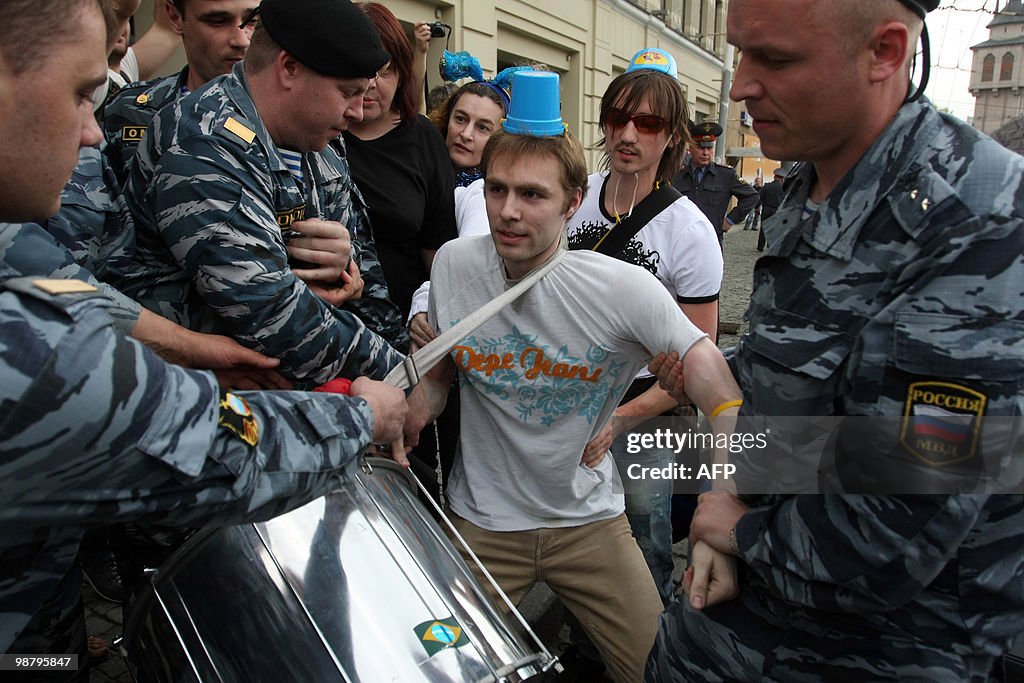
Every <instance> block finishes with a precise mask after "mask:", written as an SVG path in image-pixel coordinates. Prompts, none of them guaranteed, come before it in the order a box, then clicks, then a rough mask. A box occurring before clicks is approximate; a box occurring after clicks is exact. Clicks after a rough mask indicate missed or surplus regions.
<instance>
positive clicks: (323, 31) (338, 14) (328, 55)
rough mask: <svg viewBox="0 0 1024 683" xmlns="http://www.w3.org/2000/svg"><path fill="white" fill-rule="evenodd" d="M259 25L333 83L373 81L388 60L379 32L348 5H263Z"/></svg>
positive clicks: (340, 0)
mask: <svg viewBox="0 0 1024 683" xmlns="http://www.w3.org/2000/svg"><path fill="white" fill-rule="evenodd" d="M259 15H260V23H261V24H262V25H263V28H264V29H265V30H266V31H267V33H269V34H270V37H271V38H273V39H274V42H275V43H277V44H278V45H280V46H281V48H282V49H283V50H285V51H286V52H288V53H289V54H291V55H292V56H293V57H295V58H296V59H297V60H299V61H300V62H301V63H302V64H304V65H305V66H308V67H309V68H311V69H313V70H314V71H317V72H319V73H321V74H323V75H325V76H332V77H334V78H373V76H374V75H375V74H376V73H377V72H378V71H380V69H381V68H383V67H384V66H385V65H386V64H387V63H388V62H389V61H390V60H391V55H389V54H388V53H387V52H386V51H385V50H384V48H383V47H382V46H381V43H380V35H379V34H378V33H377V28H376V27H375V26H374V25H373V22H372V21H370V18H369V17H368V16H366V14H365V13H364V12H363V11H362V10H361V9H359V8H358V7H356V6H355V5H353V4H352V3H351V2H349V0H263V2H262V3H261V4H260V6H259Z"/></svg>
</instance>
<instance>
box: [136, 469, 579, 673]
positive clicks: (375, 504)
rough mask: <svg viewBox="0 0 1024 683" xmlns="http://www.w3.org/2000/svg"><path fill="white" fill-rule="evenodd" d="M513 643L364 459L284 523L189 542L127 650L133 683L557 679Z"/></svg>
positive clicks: (549, 660) (411, 498)
mask: <svg viewBox="0 0 1024 683" xmlns="http://www.w3.org/2000/svg"><path fill="white" fill-rule="evenodd" d="M512 614H513V615H514V616H515V617H518V616H519V615H518V613H516V612H514V611H513V612H512ZM520 621H521V618H520ZM522 625H523V626H525V624H522ZM525 631H526V633H527V634H528V637H532V638H533V641H534V642H533V643H532V644H530V645H528V644H527V641H526V640H525V639H524V637H522V636H520V635H519V632H518V631H517V630H514V629H513V628H512V626H511V625H510V624H509V622H508V621H506V618H505V617H504V616H502V613H501V611H499V609H498V608H497V607H496V606H495V604H494V603H493V601H492V600H491V599H490V598H489V596H488V594H487V592H486V591H485V590H484V588H482V587H481V585H480V584H479V583H478V582H477V581H476V579H475V578H474V576H473V573H472V572H471V571H470V569H469V567H468V566H467V565H466V563H465V562H464V561H463V560H462V558H461V557H460V555H459V553H458V551H457V550H456V549H455V547H454V546H453V545H452V543H451V542H450V541H449V540H448V538H447V537H446V536H445V534H444V533H443V532H442V531H441V529H440V528H439V527H438V525H437V523H436V522H435V521H434V520H433V518H431V517H430V515H429V513H428V512H427V510H426V509H425V508H424V507H423V505H422V504H421V503H420V502H419V501H418V500H417V498H416V493H415V483H414V480H413V479H412V477H411V475H409V473H408V472H406V471H405V470H403V469H402V468H400V467H398V466H397V465H395V464H394V463H392V462H391V461H387V460H380V459H377V458H372V459H368V460H367V463H366V464H365V465H364V467H363V471H362V472H360V473H359V474H358V475H357V476H355V477H354V478H353V479H352V480H350V481H349V482H348V483H347V484H345V485H344V486H343V487H342V488H341V489H339V490H337V491H335V492H333V493H331V494H329V495H327V496H325V497H323V498H320V499H318V500H315V501H313V502H311V503H309V504H307V505H305V506H303V507H301V508H298V509H296V510H294V511H292V512H289V513H287V514H284V515H281V516H280V517H277V518H275V519H272V520H270V521H268V522H264V523H260V524H247V525H242V526H237V527H229V528H224V529H216V530H209V531H202V532H199V533H198V534H196V536H194V537H193V538H192V539H190V540H189V541H188V543H186V544H185V545H184V546H182V548H181V549H180V550H179V551H177V552H176V553H175V554H174V555H173V556H172V557H171V559H170V560H169V561H168V562H167V563H165V564H164V565H163V566H161V567H160V568H159V570H157V571H156V572H154V573H153V574H152V576H151V577H150V582H149V585H148V586H147V587H146V589H145V590H144V591H143V592H142V595H141V596H140V598H139V599H138V600H137V601H136V603H135V605H134V606H133V608H132V610H131V614H130V615H129V618H128V622H127V626H126V633H125V645H126V647H127V651H128V661H129V666H130V669H131V671H132V673H133V675H135V676H136V678H137V680H140V681H197V680H198V681H245V682H250V681H263V680H265V681H275V682H277V681H317V682H321V681H351V682H356V681H362V682H374V683H376V682H378V681H400V682H401V683H411V682H414V681H431V682H434V681H510V682H511V681H525V680H527V679H534V680H540V679H541V678H543V675H544V674H545V672H546V671H548V670H550V669H552V668H554V667H557V668H559V669H560V668H561V667H560V666H557V665H556V662H557V660H556V659H555V658H554V657H552V655H551V654H550V653H549V652H548V651H547V649H546V648H545V647H544V646H543V644H541V643H540V642H539V641H538V640H537V639H536V636H534V635H533V633H532V631H530V630H529V628H528V627H526V629H525Z"/></svg>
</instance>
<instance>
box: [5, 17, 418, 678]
mask: <svg viewBox="0 0 1024 683" xmlns="http://www.w3.org/2000/svg"><path fill="white" fill-rule="evenodd" d="M39 26H49V27H52V28H53V29H54V30H55V31H59V32H60V35H59V36H58V37H59V40H54V41H50V42H47V43H46V44H45V45H42V46H40V45H39V44H38V42H39V41H38V40H37V36H36V33H35V32H34V31H32V30H30V29H31V28H32V27H36V28H37V27H39ZM105 57H106V55H105V40H104V29H103V18H102V13H101V9H100V3H99V2H98V1H97V0H74V1H73V2H68V1H66V0H64V1H61V2H57V1H56V0H7V1H6V2H4V3H3V4H0V94H2V95H3V97H0V220H6V221H27V220H36V221H38V220H43V219H45V218H46V217H47V216H48V215H50V214H52V213H53V212H55V211H56V209H57V206H58V202H59V193H60V188H61V187H63V186H64V184H65V183H66V182H67V179H68V177H69V176H70V174H71V170H72V169H73V168H74V166H75V163H76V162H77V158H78V153H77V148H78V147H79V146H80V145H95V144H97V143H98V142H99V141H100V139H101V135H100V131H99V129H98V128H97V126H96V122H95V120H94V119H93V116H92V104H91V101H90V99H89V94H90V93H91V92H92V91H93V90H94V89H95V87H96V86H97V85H98V84H100V83H102V82H103V81H104V80H105V78H106V58H105ZM10 93H18V94H19V96H20V98H21V99H19V101H18V103H17V104H18V106H16V107H10V106H8V104H9V103H11V102H13V98H12V97H8V95H9V94H10ZM28 161H30V162H31V163H26V162H28ZM111 306H112V302H111V300H110V299H108V298H106V297H105V296H103V295H102V294H101V293H100V292H99V291H98V290H97V288H96V287H94V286H92V285H90V284H88V283H85V282H81V281H74V280H51V279H44V278H39V277H30V278H21V277H17V274H16V273H14V272H12V271H11V270H10V269H9V268H8V267H7V266H6V265H0V405H3V406H4V409H3V411H2V413H0V539H2V542H0V614H2V619H0V652H4V653H23V654H32V655H43V654H78V655H79V665H80V668H79V670H78V672H77V678H79V679H84V676H85V674H86V671H85V668H84V653H85V635H84V615H83V613H82V608H81V603H80V600H79V598H78V586H79V585H80V582H81V578H80V575H78V574H76V573H75V570H74V569H73V567H74V562H73V560H74V557H75V555H76V553H77V550H78V542H79V539H80V537H81V534H82V533H83V530H84V529H85V528H87V527H89V526H93V525H101V524H108V523H110V522H115V521H123V520H131V519H148V520H152V521H157V522H162V523H169V524H182V525H188V524H209V523H221V524H223V523H233V522H239V521H243V520H250V519H251V520H255V519H265V518H268V517H270V516H273V515H274V514H278V513H280V512H283V511H284V510H286V509H289V508H292V507H295V506H297V505H300V504H302V503H303V502H305V501H307V500H309V499H310V498H312V497H314V496H316V495H319V494H321V493H323V492H325V491H327V490H329V488H330V487H331V486H333V485H336V483H337V481H338V480H337V477H338V474H339V473H340V472H342V471H344V469H345V468H346V467H347V466H348V465H350V464H351V462H352V461H353V459H354V458H355V456H356V455H357V454H358V453H359V452H360V451H361V450H362V449H363V448H364V447H365V446H366V445H367V444H368V443H370V441H371V439H372V440H374V441H389V440H391V439H394V438H396V437H398V436H400V434H401V426H402V423H403V421H404V415H405V407H404V399H403V397H402V395H401V392H399V391H397V390H394V389H391V388H389V387H385V386H384V385H382V384H380V383H377V382H374V381H372V380H368V379H361V380H359V381H357V382H356V383H355V384H354V385H353V396H352V397H347V396H339V395H319V394H318V395H312V394H303V393H297V392H292V393H287V392H286V393H274V394H259V393H241V394H225V393H223V392H222V391H221V390H220V388H219V387H218V385H217V380H216V378H215V377H214V376H213V375H212V374H211V373H207V372H200V371H194V370H186V369H182V368H179V367H176V366H173V365H168V364H167V363H165V362H163V361H161V360H160V359H159V358H158V357H157V356H155V355H154V354H153V353H151V352H150V351H148V350H147V349H146V348H145V347H143V346H142V345H141V344H139V343H138V342H135V341H132V340H128V339H126V338H125V337H123V336H122V335H121V334H120V333H119V332H117V330H116V329H115V323H114V320H113V318H111V316H110V315H109V314H108V311H109V310H110V308H111ZM69 595H71V596H74V597H73V598H72V599H71V600H68V599H67V596H69ZM11 675H13V674H8V672H5V676H8V680H10V678H9V676H11ZM28 675H29V676H31V678H32V680H42V679H44V678H45V677H46V675H45V674H44V673H43V672H39V671H34V672H30V673H29V674H28ZM55 676H56V677H57V678H68V677H69V676H75V672H66V671H62V672H57V673H56V675H55Z"/></svg>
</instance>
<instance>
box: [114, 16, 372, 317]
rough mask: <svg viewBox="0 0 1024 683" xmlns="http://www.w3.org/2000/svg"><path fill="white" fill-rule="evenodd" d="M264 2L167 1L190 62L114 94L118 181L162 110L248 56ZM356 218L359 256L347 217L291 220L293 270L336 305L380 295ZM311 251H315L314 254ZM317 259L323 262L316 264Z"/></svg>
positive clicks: (360, 214)
mask: <svg viewBox="0 0 1024 683" xmlns="http://www.w3.org/2000/svg"><path fill="white" fill-rule="evenodd" d="M257 6H259V2H258V0H231V1H230V2H220V3H217V7H216V8H215V10H216V13H215V14H211V13H210V11H209V10H210V8H209V7H208V6H207V5H204V4H200V3H199V2H198V0H174V1H173V2H169V3H168V8H167V11H168V20H169V21H170V23H171V26H172V28H174V30H175V31H177V32H178V33H180V34H181V37H182V41H183V44H184V46H185V56H186V58H187V59H188V60H189V64H188V65H186V66H185V68H184V69H182V70H181V72H179V73H177V74H174V75H171V76H167V77H166V78H161V79H157V80H154V81H146V82H142V83H134V84H131V85H128V86H126V87H125V88H123V89H121V91H120V92H118V93H117V94H116V95H114V96H111V98H110V99H108V101H107V103H106V105H105V107H104V110H103V117H102V120H101V121H100V125H101V126H102V127H103V132H104V137H105V138H106V141H107V144H106V146H105V148H104V151H103V154H104V156H105V157H106V158H107V159H108V160H109V163H110V165H111V167H112V168H113V170H114V174H115V177H116V178H117V180H118V184H117V187H123V186H124V185H125V183H126V182H127V181H128V173H129V171H130V170H131V166H132V162H133V160H134V158H135V151H136V149H137V148H138V145H139V142H141V140H142V138H143V137H144V136H145V133H146V129H147V128H148V127H149V124H150V123H151V122H152V120H153V117H154V116H155V115H156V113H157V112H158V111H160V110H161V109H162V108H163V107H164V106H166V105H167V104H169V103H172V102H176V101H177V100H179V99H181V98H182V97H184V96H185V95H187V94H189V93H190V92H192V91H193V90H198V89H199V88H200V87H202V86H203V85H205V84H206V83H208V82H209V81H210V80H212V79H214V78H216V77H217V76H222V75H224V74H227V73H230V71H231V67H232V66H233V65H234V64H235V63H236V62H237V61H238V60H239V59H241V58H242V57H244V56H245V52H246V50H247V49H248V47H249V40H250V38H251V36H252V32H253V29H254V27H255V25H256V18H255V17H254V16H252V11H253V10H254V9H255V8H256V7H257ZM112 187H113V185H112ZM352 198H353V201H360V200H359V193H358V191H356V192H353V193H352ZM353 216H354V218H355V219H356V220H357V223H356V224H355V225H354V226H353V228H354V230H356V231H357V232H358V233H359V236H358V237H357V238H355V239H354V241H355V242H356V244H355V249H356V250H357V251H358V253H360V257H359V258H356V259H350V256H351V251H352V248H353V246H352V241H353V239H352V236H351V235H350V233H349V231H348V230H347V229H346V228H345V227H343V226H341V224H340V223H338V224H332V223H327V222H324V221H301V220H300V221H295V222H293V223H292V224H291V226H290V229H291V231H292V232H291V233H290V235H291V238H290V239H289V240H288V243H287V247H288V253H289V257H290V258H291V263H292V264H294V265H295V268H294V269H293V272H295V274H296V275H298V276H299V277H300V278H301V279H302V280H304V281H305V282H306V283H307V284H310V285H312V286H314V291H315V292H316V293H317V295H318V296H320V297H321V298H322V299H323V300H324V301H326V302H328V303H330V304H331V305H333V306H342V305H343V304H345V303H346V302H349V301H350V300H352V299H359V298H360V297H361V295H362V293H363V291H364V289H365V290H367V297H369V298H371V299H373V298H376V297H379V296H380V294H379V292H380V291H381V290H380V285H381V283H380V278H381V277H383V271H381V270H380V268H379V267H378V265H377V256H376V248H375V245H374V244H373V242H372V239H371V235H370V231H369V229H367V228H368V225H367V221H366V219H365V211H360V210H357V211H355V212H354V213H353ZM312 249H315V250H316V251H315V252H313V253H311V252H310V250H312ZM317 252H319V253H317ZM313 264H316V267H313V268H310V266H312V265H313ZM129 270H131V268H130V267H129ZM360 271H362V273H360ZM374 304H375V302H373V301H371V302H370V303H369V304H367V306H368V308H367V310H369V311H371V312H372V311H373V310H375V306H374ZM362 306H363V305H362V304H358V303H353V304H351V306H350V310H351V311H352V312H354V313H355V314H356V315H360V312H361V310H362V308H361V307H362ZM366 320H367V321H368V322H374V321H375V318H374V317H373V316H372V315H371V316H368V317H367V318H366Z"/></svg>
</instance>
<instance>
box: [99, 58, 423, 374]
mask: <svg viewBox="0 0 1024 683" xmlns="http://www.w3.org/2000/svg"><path fill="white" fill-rule="evenodd" d="M304 166H305V175H306V178H307V182H308V183H309V185H310V189H309V190H308V191H306V190H304V189H302V188H300V187H299V185H298V183H297V181H296V180H295V179H294V178H293V177H292V175H291V174H290V173H289V172H288V169H287V167H286V165H285V162H284V160H283V159H282V158H281V156H280V154H279V153H278V150H277V146H276V145H275V144H274V142H273V141H272V140H271V139H270V137H269V134H268V132H267V130H266V128H265V127H264V126H263V124H262V122H261V121H260V119H259V116H258V114H257V112H256V109H255V105H254V103H253V101H252V98H251V96H250V95H249V92H248V87H247V85H246V80H245V75H244V71H243V69H242V65H238V66H236V68H235V71H234V72H233V73H232V74H230V75H228V76H223V77H220V78H217V79H215V80H213V81H212V82H210V83H208V84H207V85H205V86H203V87H202V88H200V89H199V90H197V91H196V92H194V93H192V94H191V95H189V96H188V97H185V98H182V99H180V100H178V101H177V102H174V103H173V104H169V105H167V106H165V107H164V108H163V109H162V110H161V111H160V112H159V113H158V114H157V115H156V117H155V118H154V119H153V123H152V126H151V127H150V129H149V133H148V134H147V135H146V137H145V138H144V140H143V142H142V144H141V145H140V146H139V151H138V155H137V157H136V162H135V164H134V166H133V167H132V172H131V177H130V179H129V182H128V189H127V192H126V195H127V198H128V205H129V207H130V209H131V211H132V214H133V217H134V219H135V227H136V242H137V247H136V256H135V266H134V270H133V271H132V272H126V273H124V274H123V280H120V281H119V282H120V283H122V284H123V286H122V291H124V292H125V293H127V294H129V295H130V296H132V297H134V298H135V299H136V300H138V301H139V303H141V304H142V305H143V306H146V307H147V308H149V309H151V310H153V311H155V312H157V313H160V314H161V315H163V316H164V317H166V318H169V319H170V320H173V321H174V322H177V323H178V324H180V325H182V326H184V327H188V328H190V329H192V330H196V331H200V332H212V333H219V334H226V335H228V336H231V337H234V338H235V339H236V340H237V341H239V342H240V343H242V344H244V345H246V346H249V347H250V348H254V349H256V350H258V351H261V352H263V353H265V354H267V355H269V356H273V357H275V358H279V359H281V367H280V368H279V370H280V371H281V372H282V373H283V374H285V375H286V376H288V377H289V378H291V379H294V380H296V381H298V382H299V383H300V386H310V385H316V384H320V383H322V382H325V381H327V380H330V379H332V378H334V377H337V376H344V377H349V378H353V377H355V376H357V375H368V376H371V377H374V378H378V379H379V378H382V377H383V376H384V375H385V374H386V372H387V370H388V368H390V367H392V366H393V365H395V364H396V363H398V362H399V361H400V359H401V356H400V355H399V354H398V353H397V352H395V351H394V349H392V348H390V347H389V346H388V343H387V342H386V341H385V340H384V339H382V338H381V337H379V336H377V334H374V333H373V332H371V331H370V330H374V331H376V332H378V333H381V334H382V335H384V336H385V337H386V338H387V339H388V340H389V341H398V342H400V340H401V337H402V336H403V335H404V334H405V333H404V326H403V324H402V320H401V314H400V313H399V311H398V308H397V307H396V306H395V305H394V304H393V303H391V302H390V301H389V300H388V298H387V286H386V285H385V284H384V280H383V271H382V270H381V268H380V263H379V261H377V259H376V252H375V251H374V250H373V248H372V245H373V242H372V238H371V237H370V236H369V234H368V233H369V229H368V223H367V221H366V214H365V211H364V209H363V207H362V206H361V205H360V203H359V200H358V194H357V191H356V190H355V188H354V186H353V185H352V184H351V178H350V176H349V174H348V172H347V170H348V169H347V167H346V165H345V164H344V161H343V160H342V158H341V157H339V156H338V155H337V153H336V152H334V151H333V150H332V149H330V148H327V149H325V150H324V151H323V152H321V153H310V154H306V155H304ZM303 217H309V218H312V217H318V218H322V219H325V220H335V221H339V222H341V223H342V224H344V225H346V226H348V229H349V232H351V233H352V235H353V238H354V241H353V257H354V258H358V259H359V261H360V264H361V268H362V270H363V271H364V278H365V279H366V288H365V289H364V292H363V299H362V300H361V301H360V302H357V303H358V304H359V306H360V309H359V310H360V317H361V318H362V320H360V318H357V317H356V316H355V315H353V314H352V313H349V312H348V311H342V310H338V309H336V308H333V307H332V306H330V305H328V304H326V303H324V302H323V301H321V300H320V299H319V298H318V297H316V296H315V295H314V294H313V293H312V292H311V291H310V290H309V288H308V287H307V286H306V285H305V284H304V283H303V282H302V281H301V280H299V279H298V278H297V277H296V276H295V274H294V273H293V272H292V270H291V269H290V268H289V265H288V253H287V250H286V248H285V234H284V232H283V229H285V228H287V226H288V225H290V224H291V223H292V222H294V221H296V220H299V219H301V218H303ZM360 239H361V240H362V241H361V242H359V240H360ZM357 242H358V244H357ZM367 271H368V272H367ZM363 321H367V322H366V324H364V322H363ZM367 327H369V328H370V329H367ZM396 330H400V331H402V332H401V334H400V335H399V334H395V331H396Z"/></svg>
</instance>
